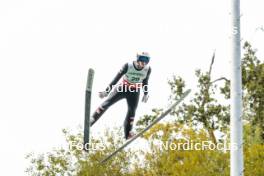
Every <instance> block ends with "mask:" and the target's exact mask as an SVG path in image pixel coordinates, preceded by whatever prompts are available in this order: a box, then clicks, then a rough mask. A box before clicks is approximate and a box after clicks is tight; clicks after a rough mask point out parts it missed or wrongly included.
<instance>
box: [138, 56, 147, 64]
mask: <svg viewBox="0 0 264 176" xmlns="http://www.w3.org/2000/svg"><path fill="white" fill-rule="evenodd" d="M138 61H141V62H145V63H146V64H148V63H149V57H147V56H139V57H138Z"/></svg>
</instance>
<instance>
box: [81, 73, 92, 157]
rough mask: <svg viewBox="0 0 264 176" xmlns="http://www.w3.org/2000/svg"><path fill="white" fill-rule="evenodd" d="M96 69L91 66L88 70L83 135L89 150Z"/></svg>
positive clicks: (85, 148) (84, 144)
mask: <svg viewBox="0 0 264 176" xmlns="http://www.w3.org/2000/svg"><path fill="white" fill-rule="evenodd" d="M93 78H94V70H93V69H92V68H90V69H89V70H88V77H87V83H86V90H85V117H84V136H83V146H84V147H83V148H84V150H85V151H87V152H88V151H89V141H90V109H91V95H92V86H93Z"/></svg>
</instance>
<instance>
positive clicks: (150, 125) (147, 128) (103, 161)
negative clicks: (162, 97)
mask: <svg viewBox="0 0 264 176" xmlns="http://www.w3.org/2000/svg"><path fill="white" fill-rule="evenodd" d="M190 92H191V89H188V90H187V91H185V92H184V93H183V94H182V96H181V97H180V98H179V99H178V100H177V101H176V102H175V103H173V104H172V105H171V106H170V107H169V108H168V109H167V110H166V111H164V112H163V113H162V114H161V115H160V116H159V117H157V118H156V119H155V120H154V121H153V122H152V123H151V124H149V125H148V126H147V127H146V128H144V129H143V130H141V131H140V132H139V133H138V134H136V135H135V136H133V137H132V138H131V139H129V140H127V141H126V142H125V143H124V144H123V145H122V146H121V147H119V148H118V149H117V150H116V151H114V152H113V153H111V154H110V155H109V156H107V157H106V158H105V159H103V160H102V161H101V163H105V162H106V161H108V160H109V159H111V158H112V157H113V156H114V155H116V154H117V153H118V152H119V151H121V150H122V149H124V148H125V147H126V146H128V145H129V144H130V143H131V142H133V141H134V140H135V139H137V138H138V137H140V136H141V135H142V134H143V133H144V132H146V131H147V130H149V129H150V128H151V127H152V126H153V125H155V124H156V123H157V122H159V121H160V120H161V119H163V118H164V117H165V116H167V115H168V114H169V113H170V112H171V111H172V110H173V109H174V108H175V107H176V106H177V105H178V104H179V103H181V102H182V101H183V100H184V98H185V97H187V95H188V94H189V93H190Z"/></svg>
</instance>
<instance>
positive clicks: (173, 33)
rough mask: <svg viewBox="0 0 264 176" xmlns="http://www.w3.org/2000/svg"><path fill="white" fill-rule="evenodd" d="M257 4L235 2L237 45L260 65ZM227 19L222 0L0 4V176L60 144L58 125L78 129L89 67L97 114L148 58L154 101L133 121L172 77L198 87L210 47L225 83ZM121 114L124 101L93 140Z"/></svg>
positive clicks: (159, 102) (158, 99) (164, 93)
mask: <svg viewBox="0 0 264 176" xmlns="http://www.w3.org/2000/svg"><path fill="white" fill-rule="evenodd" d="M262 7H263V1H262V0H250V1H249V0H241V15H242V16H241V38H242V42H243V41H245V40H248V41H250V42H251V43H252V45H253V47H254V48H257V49H258V52H257V56H259V58H260V59H262V60H263V54H264V44H263V41H264V32H263V31H262V30H260V27H263V26H264V12H263V8H262ZM229 13H230V2H229V1H228V0H199V1H194V0H184V1H183V0H182V1H180V0H165V1H161V0H133V1H128V0H112V1H107V0H96V1H92V0H86V1H84V0H77V1H70V0H45V1H40V0H8V1H7V0H2V1H0V80H1V86H0V107H1V110H0V139H1V149H0V156H1V157H0V163H1V166H4V167H1V175H6V176H13V175H25V173H24V170H25V168H26V167H27V166H28V162H27V161H26V160H25V159H24V158H25V155H26V154H27V153H29V152H35V153H42V152H47V151H50V150H51V149H52V148H53V147H59V146H61V145H63V144H65V142H64V138H63V135H62V132H61V131H62V129H63V128H68V129H71V130H76V129H77V127H78V126H80V125H82V124H83V121H84V119H83V118H84V95H85V85H86V77H87V72H88V68H94V69H95V79H94V87H93V95H92V96H93V97H92V98H93V99H92V111H93V110H94V109H95V108H96V107H97V106H98V105H100V103H102V100H101V99H99V98H98V96H97V92H99V91H102V90H104V89H105V88H106V86H107V85H108V84H109V82H110V81H111V80H112V79H113V77H114V76H115V74H116V73H117V72H118V70H119V69H120V68H121V66H122V65H123V64H124V63H126V62H132V61H133V60H135V57H136V53H137V52H139V51H147V52H149V53H150V55H151V61H150V66H151V67H152V73H151V77H150V80H149V85H150V93H149V94H150V99H149V102H148V103H147V104H143V103H140V104H139V107H138V110H137V117H136V120H138V117H140V116H142V115H143V114H147V113H151V109H152V108H154V107H166V106H167V105H168V97H169V94H170V90H169V86H168V84H167V81H168V79H170V78H171V77H172V75H176V76H181V77H183V78H184V79H185V80H186V86H187V87H188V88H194V87H195V76H194V71H195V69H198V68H201V69H203V70H208V67H209V64H210V60H211V56H212V54H213V51H214V50H216V58H215V59H216V60H215V64H214V70H213V73H212V74H213V77H214V78H219V77H221V76H226V77H229V73H230V70H229V67H230V59H231V58H230V38H229V37H230V32H231V25H230V14H229ZM257 28H258V29H257ZM190 96H191V95H190ZM125 114H126V103H125V101H121V102H119V103H117V104H115V105H114V106H112V107H111V108H110V109H109V110H108V111H107V112H106V114H105V115H104V116H103V117H102V119H100V121H98V123H97V124H96V125H95V127H93V129H92V130H93V134H96V133H99V132H102V131H104V130H105V129H106V128H112V127H113V126H122V124H123V120H124V117H125ZM14 168H15V169H14Z"/></svg>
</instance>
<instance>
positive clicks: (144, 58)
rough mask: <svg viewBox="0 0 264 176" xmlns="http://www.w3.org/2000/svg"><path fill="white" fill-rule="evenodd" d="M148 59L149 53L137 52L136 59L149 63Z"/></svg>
mask: <svg viewBox="0 0 264 176" xmlns="http://www.w3.org/2000/svg"><path fill="white" fill-rule="evenodd" d="M149 59H150V56H149V53H147V52H140V53H137V61H142V62H145V63H149Z"/></svg>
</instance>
